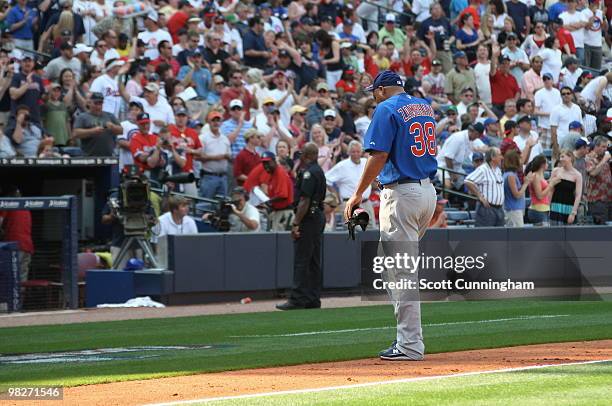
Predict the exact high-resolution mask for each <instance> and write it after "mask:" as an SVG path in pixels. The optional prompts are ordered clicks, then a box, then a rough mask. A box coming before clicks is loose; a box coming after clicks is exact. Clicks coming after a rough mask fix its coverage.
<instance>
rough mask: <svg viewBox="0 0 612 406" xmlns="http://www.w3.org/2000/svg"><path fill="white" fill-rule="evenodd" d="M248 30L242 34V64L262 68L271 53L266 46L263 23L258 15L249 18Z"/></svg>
mask: <svg viewBox="0 0 612 406" xmlns="http://www.w3.org/2000/svg"><path fill="white" fill-rule="evenodd" d="M249 28H250V29H249V31H247V33H246V34H244V38H243V40H242V49H244V64H245V65H248V66H252V67H254V68H259V69H264V68H265V67H266V64H267V63H268V59H270V57H271V56H272V53H271V52H270V51H269V50H268V48H267V47H266V43H265V41H264V37H263V31H264V23H263V21H261V18H259V17H258V16H255V17H252V18H251V19H250V20H249Z"/></svg>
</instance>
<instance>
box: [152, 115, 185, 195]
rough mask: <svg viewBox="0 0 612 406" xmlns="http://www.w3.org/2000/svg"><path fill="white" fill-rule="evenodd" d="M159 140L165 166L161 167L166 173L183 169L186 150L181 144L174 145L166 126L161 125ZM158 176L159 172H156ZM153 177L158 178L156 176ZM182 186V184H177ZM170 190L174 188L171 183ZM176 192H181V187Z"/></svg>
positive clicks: (171, 173) (175, 172)
mask: <svg viewBox="0 0 612 406" xmlns="http://www.w3.org/2000/svg"><path fill="white" fill-rule="evenodd" d="M158 137H159V139H160V142H161V154H162V155H163V158H164V161H165V162H166V166H165V167H164V168H163V170H164V172H166V173H167V174H168V175H177V174H179V173H181V172H183V170H184V169H185V167H186V165H187V152H186V151H185V149H184V148H183V147H182V146H179V145H176V144H175V143H174V142H173V141H172V135H171V133H170V130H169V129H168V127H161V128H160V129H159V135H158ZM156 175H158V176H159V174H156ZM153 179H155V180H158V179H159V178H158V177H154V178H153ZM177 186H179V187H180V186H182V185H177ZM172 190H175V187H174V185H172ZM176 191H177V192H183V190H182V189H180V188H179V189H178V190H176Z"/></svg>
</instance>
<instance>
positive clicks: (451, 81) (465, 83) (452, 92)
mask: <svg viewBox="0 0 612 406" xmlns="http://www.w3.org/2000/svg"><path fill="white" fill-rule="evenodd" d="M454 60H455V67H454V68H453V69H452V70H451V71H450V72H448V73H447V74H446V83H445V85H444V91H445V92H446V94H447V95H448V98H449V99H450V100H451V102H453V103H456V102H458V101H459V99H460V98H459V95H460V94H461V92H462V91H463V89H466V88H468V87H469V88H472V89H475V88H476V77H475V76H474V71H473V69H472V68H470V67H469V65H468V60H467V56H466V54H465V52H463V51H458V52H455V55H454Z"/></svg>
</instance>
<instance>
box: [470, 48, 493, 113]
mask: <svg viewBox="0 0 612 406" xmlns="http://www.w3.org/2000/svg"><path fill="white" fill-rule="evenodd" d="M490 73H491V60H490V59H489V47H488V46H487V45H485V44H480V45H478V49H477V50H476V65H475V66H474V77H475V79H476V90H477V92H478V96H479V98H480V100H481V101H483V102H484V103H486V104H487V105H488V106H491V81H490V79H489V78H490Z"/></svg>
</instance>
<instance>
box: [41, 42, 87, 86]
mask: <svg viewBox="0 0 612 406" xmlns="http://www.w3.org/2000/svg"><path fill="white" fill-rule="evenodd" d="M73 52H74V51H73V48H72V45H71V44H70V43H69V42H62V44H61V45H60V54H61V55H60V56H58V57H57V58H55V59H52V60H51V61H50V62H49V63H48V64H47V66H46V67H45V75H46V76H47V79H49V80H50V81H52V82H55V81H57V80H58V79H59V76H60V73H61V71H63V70H64V69H66V68H68V69H70V70H71V71H72V73H74V79H75V81H76V82H77V83H80V81H81V61H79V60H78V59H77V58H75V57H74V54H73Z"/></svg>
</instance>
